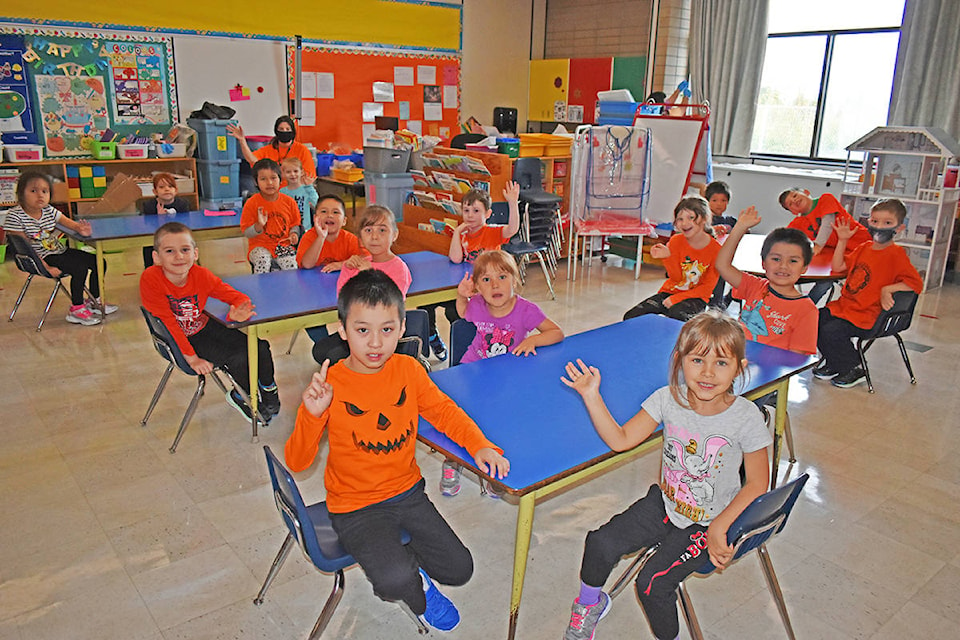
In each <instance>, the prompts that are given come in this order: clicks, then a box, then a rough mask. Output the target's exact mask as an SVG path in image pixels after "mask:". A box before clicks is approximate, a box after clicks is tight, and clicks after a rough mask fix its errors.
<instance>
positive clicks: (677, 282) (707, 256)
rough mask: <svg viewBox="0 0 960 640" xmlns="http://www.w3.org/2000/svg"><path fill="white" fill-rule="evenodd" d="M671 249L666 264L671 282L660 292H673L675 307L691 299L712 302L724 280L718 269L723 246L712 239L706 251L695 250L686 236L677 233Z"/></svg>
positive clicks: (669, 247) (670, 244) (664, 262)
mask: <svg viewBox="0 0 960 640" xmlns="http://www.w3.org/2000/svg"><path fill="white" fill-rule="evenodd" d="M667 248H668V249H670V257H669V258H667V259H665V260H664V261H663V266H664V267H666V269H667V281H666V282H664V283H663V285H662V286H661V287H660V292H661V293H669V294H670V301H671V302H672V303H673V304H677V303H678V302H680V301H681V300H688V299H691V298H699V299H701V300H703V301H704V302H709V301H710V297H711V296H712V295H713V290H714V288H715V287H716V286H717V280H719V278H720V274H719V273H717V268H716V267H715V266H714V265H715V264H716V263H717V254H718V253H720V244H719V243H718V242H717V241H716V239H715V238H710V242H709V243H708V244H707V246H705V247H704V248H703V249H694V248H693V247H691V246H690V243H689V242H687V238H686V236H684V235H683V234H682V233H677V234H675V235H673V236H670V240H668V241H667Z"/></svg>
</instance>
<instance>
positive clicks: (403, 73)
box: [393, 67, 413, 87]
mask: <svg viewBox="0 0 960 640" xmlns="http://www.w3.org/2000/svg"><path fill="white" fill-rule="evenodd" d="M393 84H395V85H396V86H398V87H412V86H413V67H394V68H393Z"/></svg>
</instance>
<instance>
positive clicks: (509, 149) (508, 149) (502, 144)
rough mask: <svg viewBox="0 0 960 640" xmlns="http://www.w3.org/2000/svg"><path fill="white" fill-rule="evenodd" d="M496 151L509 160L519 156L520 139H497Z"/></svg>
mask: <svg viewBox="0 0 960 640" xmlns="http://www.w3.org/2000/svg"><path fill="white" fill-rule="evenodd" d="M497 150H499V151H500V153H503V154H506V155H508V156H510V157H511V158H516V157H518V156H519V155H520V138H497Z"/></svg>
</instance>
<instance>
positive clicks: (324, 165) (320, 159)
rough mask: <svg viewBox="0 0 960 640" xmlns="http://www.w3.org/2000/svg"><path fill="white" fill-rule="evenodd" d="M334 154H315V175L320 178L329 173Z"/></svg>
mask: <svg viewBox="0 0 960 640" xmlns="http://www.w3.org/2000/svg"><path fill="white" fill-rule="evenodd" d="M333 161H334V155H333V154H332V153H318V154H317V177H318V178H322V177H324V176H328V175H330V168H331V167H333Z"/></svg>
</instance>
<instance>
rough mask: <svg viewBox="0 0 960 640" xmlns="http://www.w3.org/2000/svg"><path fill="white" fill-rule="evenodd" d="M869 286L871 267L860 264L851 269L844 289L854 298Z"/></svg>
mask: <svg viewBox="0 0 960 640" xmlns="http://www.w3.org/2000/svg"><path fill="white" fill-rule="evenodd" d="M868 284H870V267H868V266H867V265H865V264H863V263H862V262H858V263H856V264H855V265H853V268H852V269H850V273H849V274H848V275H847V281H846V283H845V284H844V285H843V288H844V290H845V291H846V292H847V294H848V295H851V296H852V295H855V294H857V293H859V292H860V291H862V290H863V289H864V288H865V287H866V286H867V285H868Z"/></svg>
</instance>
